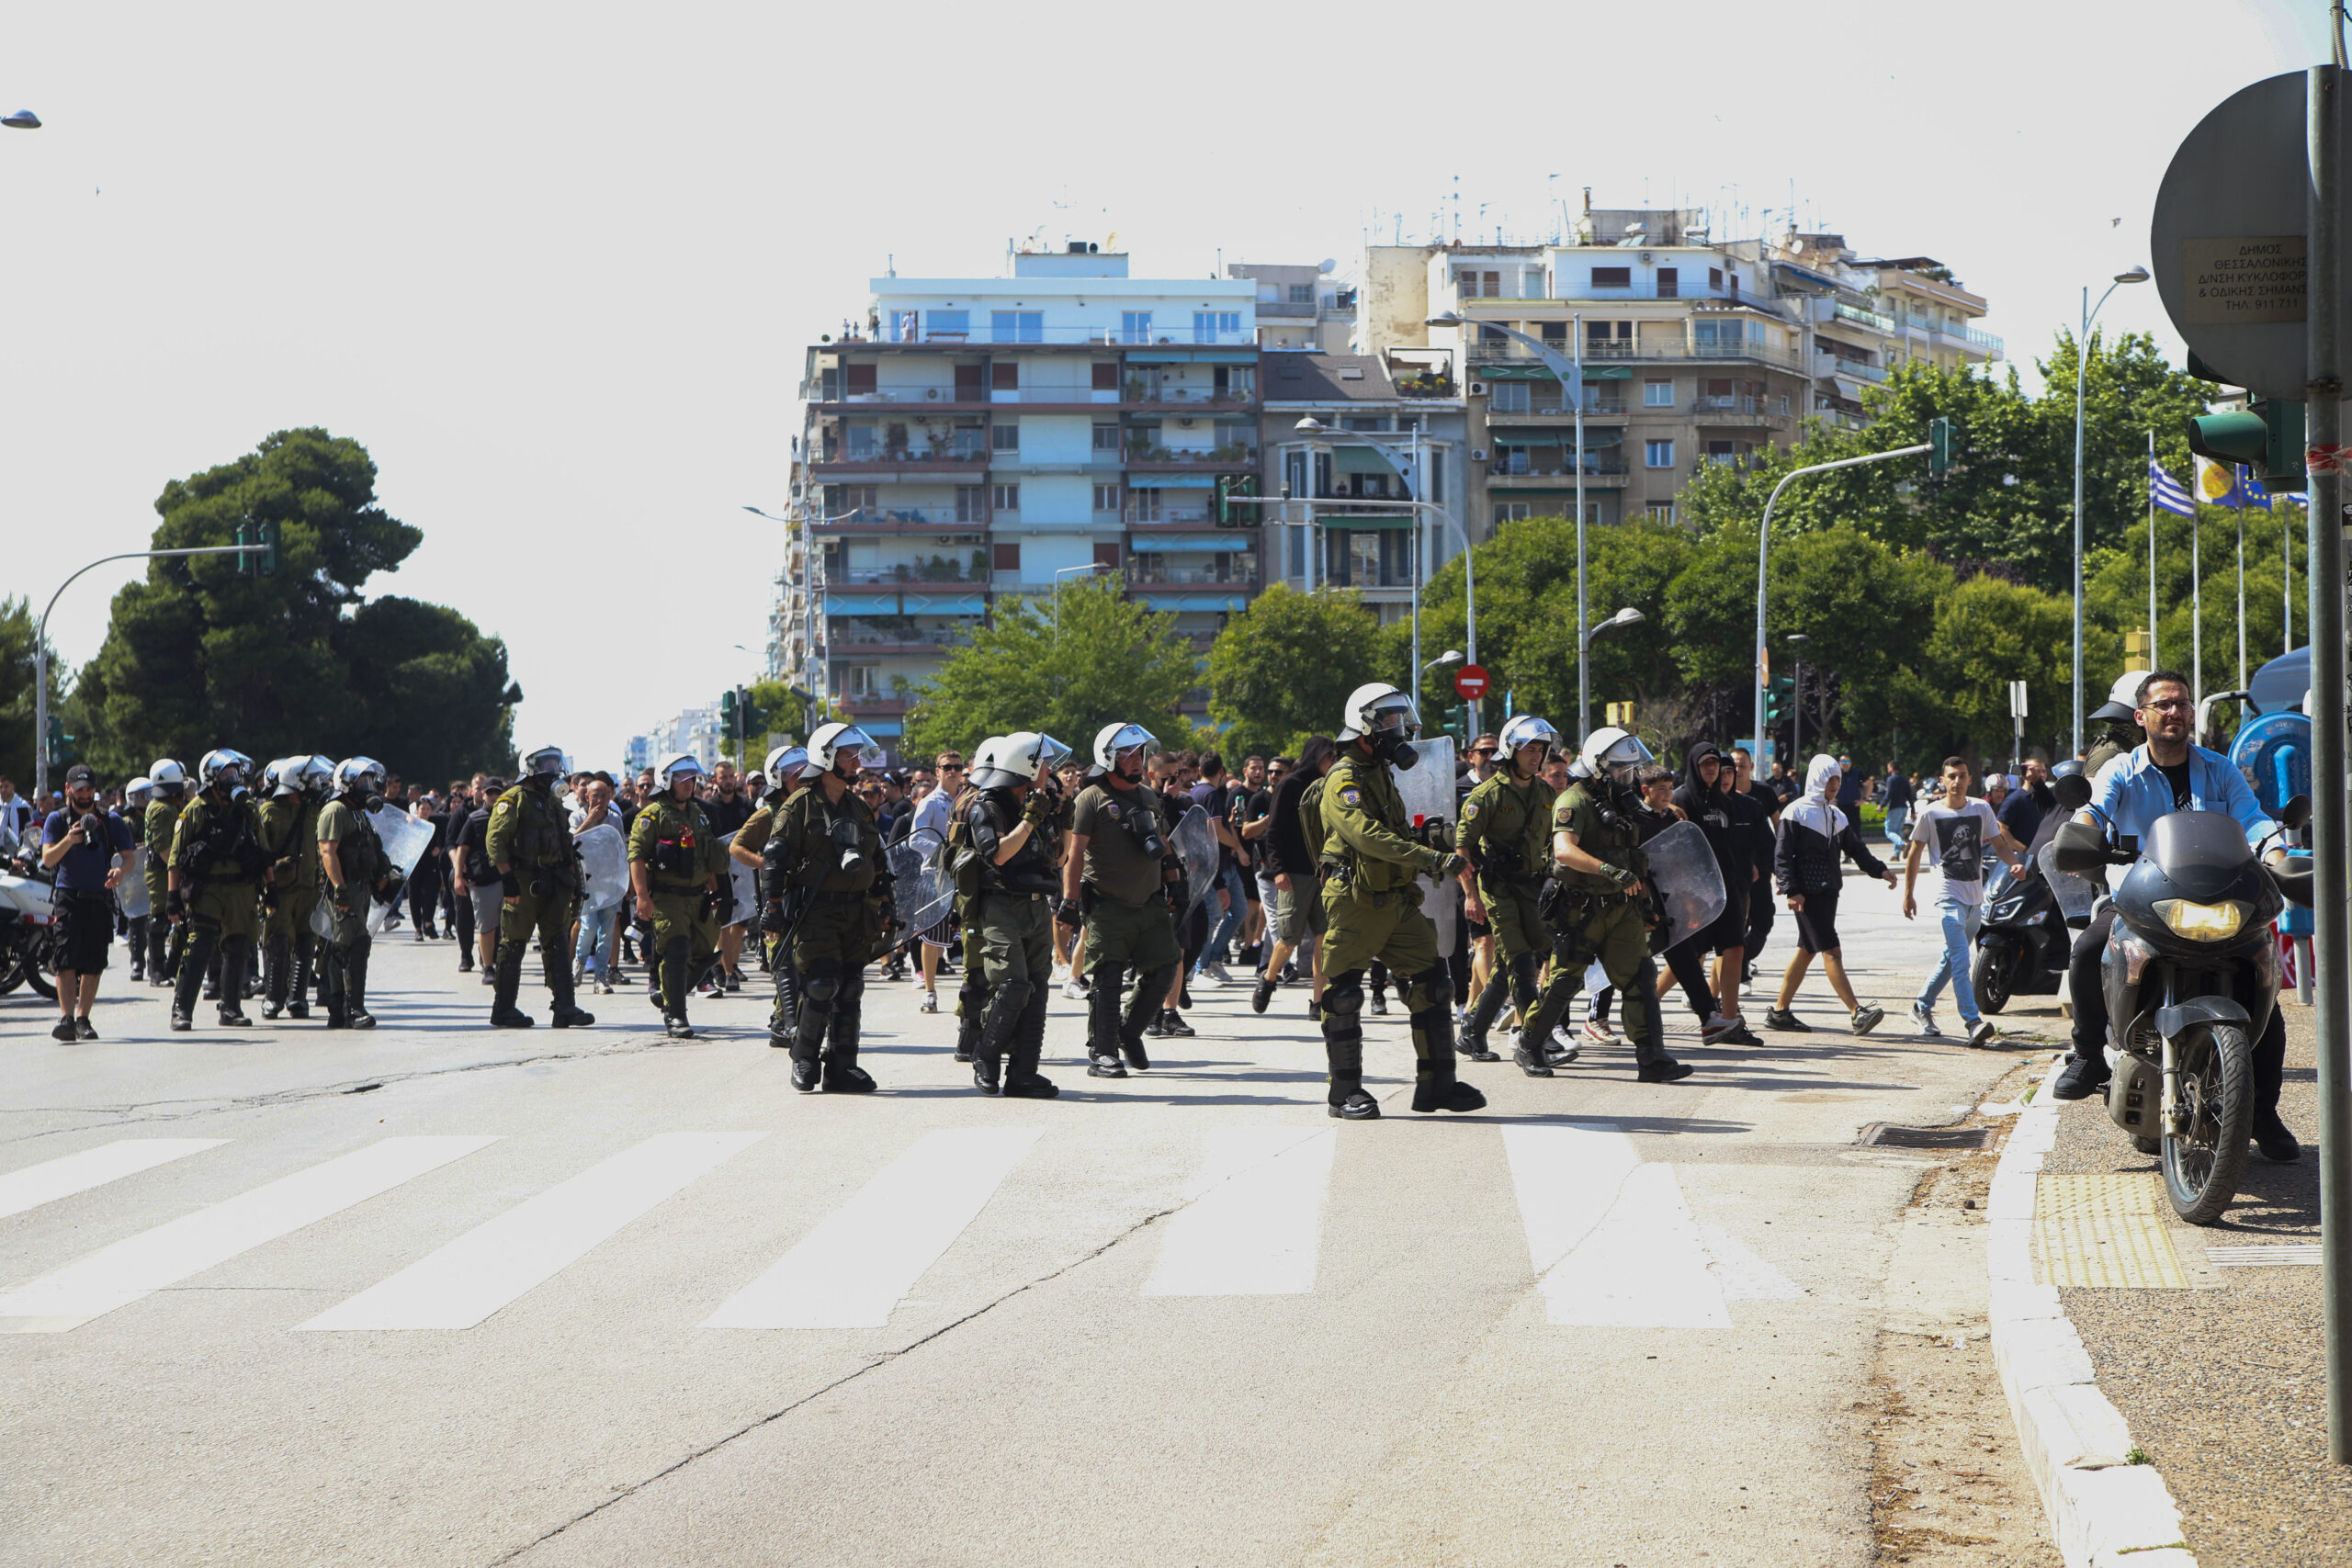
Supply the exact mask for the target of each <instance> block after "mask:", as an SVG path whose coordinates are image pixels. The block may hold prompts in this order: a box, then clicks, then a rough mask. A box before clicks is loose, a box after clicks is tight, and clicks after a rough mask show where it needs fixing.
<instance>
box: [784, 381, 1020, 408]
mask: <svg viewBox="0 0 2352 1568" xmlns="http://www.w3.org/2000/svg"><path fill="white" fill-rule="evenodd" d="M959 391H960V393H961V395H960V396H959V395H958V393H959ZM800 395H801V396H802V397H804V398H806V399H807V400H809V401H810V402H812V403H820V402H821V403H849V404H853V405H855V406H859V407H863V406H865V405H866V404H869V403H871V404H876V405H880V406H883V407H888V408H904V407H906V406H908V405H910V404H915V403H953V402H965V403H978V402H984V401H986V400H987V399H988V393H986V392H984V391H982V390H980V389H978V388H977V387H965V388H961V389H958V388H956V387H874V388H869V389H866V390H865V391H862V392H845V391H843V390H842V389H841V388H840V386H839V384H838V383H836V384H835V386H834V388H833V390H832V394H831V396H830V397H828V396H827V395H826V394H825V389H824V387H823V385H822V384H821V383H820V382H814V381H812V382H806V383H803V385H802V387H801V393H800Z"/></svg>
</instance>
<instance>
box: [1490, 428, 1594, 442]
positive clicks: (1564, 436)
mask: <svg viewBox="0 0 2352 1568" xmlns="http://www.w3.org/2000/svg"><path fill="white" fill-rule="evenodd" d="M1487 439H1489V440H1491V441H1492V442H1493V443H1494V444H1495V445H1496V446H1574V445H1575V444H1576V441H1575V437H1574V435H1573V434H1572V433H1569V432H1565V431H1557V430H1544V431H1538V432H1535V433H1533V434H1528V435H1503V434H1489V435H1488V437H1487Z"/></svg>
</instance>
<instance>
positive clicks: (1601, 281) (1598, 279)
mask: <svg viewBox="0 0 2352 1568" xmlns="http://www.w3.org/2000/svg"><path fill="white" fill-rule="evenodd" d="M1592 286H1593V287H1594V288H1632V287H1634V269H1633V268H1632V267H1630V266H1597V267H1594V268H1593V269H1592Z"/></svg>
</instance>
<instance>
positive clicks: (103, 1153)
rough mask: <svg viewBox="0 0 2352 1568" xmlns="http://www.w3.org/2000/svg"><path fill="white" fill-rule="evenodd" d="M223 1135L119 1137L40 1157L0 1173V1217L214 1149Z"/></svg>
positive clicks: (222, 1139) (21, 1211)
mask: <svg viewBox="0 0 2352 1568" xmlns="http://www.w3.org/2000/svg"><path fill="white" fill-rule="evenodd" d="M228 1141H229V1140H228V1139H226V1138H119V1139H117V1140H116V1141H115V1142H113V1143H111V1144H101V1145H98V1146H97V1147H96V1148H95V1149H84V1150H83V1151H82V1152H81V1153H80V1154H77V1155H67V1156H64V1157H63V1158H62V1159H52V1160H43V1161H42V1162H41V1163H40V1164H39V1165H33V1166H27V1167H26V1168H24V1169H22V1170H12V1171H10V1172H8V1174H7V1175H6V1176H0V1220H5V1219H6V1218H7V1217H8V1216H9V1215H11V1214H21V1213H24V1212H25V1211H26V1210H28V1209H38V1208H40V1206H41V1205H42V1204H43V1203H54V1202H55V1201H57V1200H59V1199H60V1198H71V1197H72V1196H74V1194H75V1193H76V1192H87V1191H88V1190H90V1189H91V1188H93V1187H103V1186H105V1185H106V1184H107V1182H109V1181H119V1180H121V1179H123V1178H124V1177H126V1176H136V1175H138V1174H139V1173H140V1172H141V1171H142V1170H153V1169H154V1168H156V1167H157V1166H159V1165H169V1164H170V1163H171V1162H172V1161H174V1160H175V1159H182V1158H185V1157H186V1156H189V1155H195V1154H202V1153H203V1152H204V1151H205V1150H207V1149H217V1148H219V1147H220V1145H223V1144H225V1143H227V1142H228Z"/></svg>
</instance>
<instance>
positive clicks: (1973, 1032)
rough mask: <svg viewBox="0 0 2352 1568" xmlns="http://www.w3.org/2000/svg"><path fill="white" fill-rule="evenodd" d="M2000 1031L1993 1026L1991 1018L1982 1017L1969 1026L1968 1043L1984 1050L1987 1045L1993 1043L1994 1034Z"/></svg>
mask: <svg viewBox="0 0 2352 1568" xmlns="http://www.w3.org/2000/svg"><path fill="white" fill-rule="evenodd" d="M1997 1033H1999V1031H1998V1030H1996V1029H1995V1028H1994V1027H1993V1021H1992V1020H1991V1019H1989V1018H1980V1019H1978V1020H1977V1021H1975V1022H1974V1023H1972V1024H1970V1025H1969V1026H1968V1043H1970V1044H1971V1045H1973V1046H1975V1047H1976V1048H1977V1049H1978V1050H1979V1051H1982V1050H1983V1049H1985V1046H1987V1045H1990V1044H1991V1043H1993V1039H1994V1036H1995V1035H1996V1034H1997Z"/></svg>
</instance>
